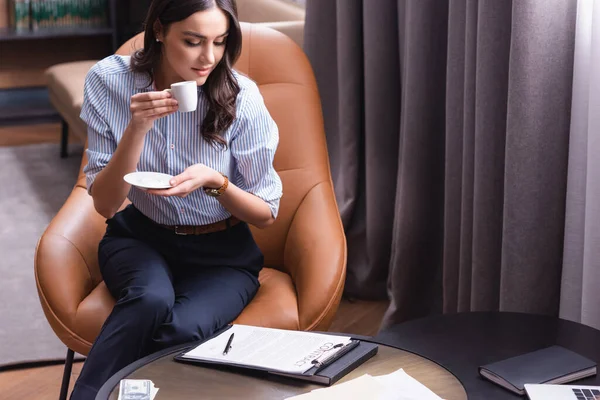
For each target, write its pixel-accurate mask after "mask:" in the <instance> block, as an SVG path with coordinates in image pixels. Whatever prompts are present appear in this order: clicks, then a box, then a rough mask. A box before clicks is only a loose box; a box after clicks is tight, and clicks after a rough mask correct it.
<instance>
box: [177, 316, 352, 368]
mask: <svg viewBox="0 0 600 400" xmlns="http://www.w3.org/2000/svg"><path fill="white" fill-rule="evenodd" d="M353 344H355V343H353V341H352V340H351V338H350V337H349V336H338V335H328V334H321V333H313V332H303V331H291V330H283V329H272V328H262V327H256V326H248V325H237V324H235V325H231V327H230V328H229V329H226V330H224V331H223V332H221V333H220V334H218V335H217V336H215V337H213V338H212V339H209V340H207V341H205V342H204V343H202V344H200V345H198V346H197V347H195V348H193V349H191V350H189V351H187V352H185V353H183V354H181V355H180V356H179V357H178V358H179V359H183V360H199V361H205V362H211V363H217V364H224V365H233V366H241V367H249V368H256V369H262V370H267V371H272V372H282V373H289V374H304V373H305V372H307V371H308V370H310V369H311V368H312V369H313V371H314V372H315V373H316V372H317V370H318V369H319V367H320V366H321V365H323V366H324V365H326V364H327V361H328V360H332V359H335V358H336V355H338V356H339V354H338V353H340V354H341V353H343V352H345V351H348V349H349V348H350V347H351V346H352V345H353ZM356 344H357V343H356Z"/></svg>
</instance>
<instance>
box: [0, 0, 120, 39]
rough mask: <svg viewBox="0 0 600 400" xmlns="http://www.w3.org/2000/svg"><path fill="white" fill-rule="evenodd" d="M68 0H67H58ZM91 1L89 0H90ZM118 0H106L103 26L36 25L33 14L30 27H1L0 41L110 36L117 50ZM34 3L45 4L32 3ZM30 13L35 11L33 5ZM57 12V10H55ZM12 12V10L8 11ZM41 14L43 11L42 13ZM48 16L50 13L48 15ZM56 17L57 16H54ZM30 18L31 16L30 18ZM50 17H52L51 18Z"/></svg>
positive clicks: (7, 3) (7, 4) (9, 2)
mask: <svg viewBox="0 0 600 400" xmlns="http://www.w3.org/2000/svg"><path fill="white" fill-rule="evenodd" d="M56 1H66V0H56ZM88 1H89V0H88ZM116 2H117V0H106V7H107V10H105V12H106V21H105V23H104V24H102V25H101V26H86V25H83V24H82V25H74V24H73V25H66V26H51V27H35V28H34V25H35V18H34V17H33V16H32V17H31V19H32V21H30V22H28V24H29V25H31V27H30V28H29V29H15V28H14V27H6V26H4V27H0V42H3V41H14V40H36V39H37V40H39V39H53V38H60V37H82V36H110V37H111V47H112V50H113V51H115V50H117V46H118V32H117V22H116V21H117V4H116ZM32 4H44V3H43V2H42V3H32ZM6 6H8V7H10V6H11V0H9V1H8V2H6ZM31 7H32V8H31V10H30V13H34V11H33V5H32V6H31ZM54 12H56V10H54ZM8 13H10V11H8ZM40 14H41V13H40ZM46 17H48V15H46ZM52 18H55V17H52ZM9 19H10V16H9ZM28 19H29V18H28ZM49 19H50V18H49Z"/></svg>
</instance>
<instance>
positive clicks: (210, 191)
mask: <svg viewBox="0 0 600 400" xmlns="http://www.w3.org/2000/svg"><path fill="white" fill-rule="evenodd" d="M221 175H223V174H221ZM223 178H225V182H223V185H221V187H220V188H217V189H214V188H207V187H205V188H204V193H206V194H207V195H209V196H211V197H219V196H221V195H222V194H223V193H225V190H226V189H227V186H229V178H227V176H226V175H223Z"/></svg>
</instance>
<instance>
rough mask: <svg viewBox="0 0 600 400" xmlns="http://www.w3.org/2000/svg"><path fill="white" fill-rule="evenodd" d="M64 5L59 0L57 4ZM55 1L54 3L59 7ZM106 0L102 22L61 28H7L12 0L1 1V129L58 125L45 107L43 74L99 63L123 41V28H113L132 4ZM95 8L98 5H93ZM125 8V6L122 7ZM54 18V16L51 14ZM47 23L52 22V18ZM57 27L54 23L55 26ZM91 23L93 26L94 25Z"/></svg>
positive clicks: (56, 116) (55, 118) (46, 100)
mask: <svg viewBox="0 0 600 400" xmlns="http://www.w3.org/2000/svg"><path fill="white" fill-rule="evenodd" d="M60 1H62V2H63V3H64V1H63V0H60ZM60 1H59V3H60ZM119 3H120V4H119V10H117V0H106V9H105V21H104V22H105V23H104V24H102V25H101V26H100V24H98V23H95V24H93V23H85V24H84V23H82V24H79V25H71V26H69V25H66V26H51V25H53V24H51V23H48V24H46V25H48V26H39V27H35V29H33V28H34V26H33V25H34V24H33V23H32V22H29V24H30V27H31V28H32V29H27V28H21V29H15V28H11V27H10V21H11V15H10V8H9V5H10V4H11V0H0V53H2V54H3V55H2V56H1V57H0V59H1V60H0V104H1V105H3V107H2V110H0V125H14V124H20V123H23V122H24V121H27V122H28V123H34V122H48V121H60V118H59V116H58V114H57V112H56V111H55V110H54V108H53V107H52V105H51V104H50V100H49V98H48V92H47V89H46V87H45V80H44V76H43V73H44V70H45V69H46V68H48V67H49V66H51V65H54V64H57V63H61V62H69V61H77V60H85V59H101V58H103V57H106V56H108V55H110V54H112V53H113V52H114V51H115V50H116V49H117V48H118V46H119V45H120V42H121V41H124V40H126V37H123V36H122V34H123V32H121V31H124V30H126V29H124V28H125V27H124V26H122V25H121V26H118V24H117V13H118V12H121V13H122V12H123V11H125V14H127V11H126V10H124V8H125V7H128V6H125V4H127V3H135V2H134V1H132V0H129V1H123V0H119ZM95 4H98V2H96V3H95ZM124 6H125V7H124ZM55 15H56V14H55ZM51 19H52V18H51ZM55 25H58V24H55ZM93 25H96V26H93Z"/></svg>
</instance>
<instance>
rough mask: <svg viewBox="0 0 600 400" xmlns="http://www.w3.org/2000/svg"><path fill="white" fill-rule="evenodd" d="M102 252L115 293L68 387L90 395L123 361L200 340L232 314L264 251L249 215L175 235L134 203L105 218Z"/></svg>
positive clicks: (249, 294) (249, 292)
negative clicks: (76, 376)
mask: <svg viewBox="0 0 600 400" xmlns="http://www.w3.org/2000/svg"><path fill="white" fill-rule="evenodd" d="M107 225H108V226H107V230H106V234H105V236H104V238H103V239H102V241H101V242H100V246H99V250H98V258H99V263H100V270H101V272H102V277H103V278H104V282H105V283H106V286H107V287H108V290H109V291H110V292H111V294H112V295H113V297H114V298H115V299H116V300H117V302H116V304H115V306H114V308H113V310H112V312H111V314H110V316H109V317H108V319H107V320H106V322H105V323H104V326H103V327H102V330H101V331H100V335H99V336H98V338H97V339H96V341H95V342H94V344H93V346H92V349H91V350H90V353H89V355H88V357H87V360H86V361H85V364H84V366H83V369H82V371H81V374H80V376H79V379H78V380H77V382H76V384H75V388H74V390H73V393H72V395H71V399H72V400H79V399H85V400H89V399H93V398H95V396H96V393H97V392H98V390H99V389H100V387H102V385H103V384H104V382H106V381H107V380H108V379H109V378H110V377H111V376H112V375H113V374H115V373H116V372H117V371H119V370H120V369H121V368H123V367H125V366H127V365H128V364H130V363H132V362H134V361H135V360H137V359H139V358H142V357H144V356H146V355H148V354H150V353H153V352H155V351H158V350H160V349H163V348H166V347H170V346H174V345H176V344H181V343H186V342H191V341H196V340H201V339H203V338H205V337H207V336H210V335H211V334H212V333H214V332H215V331H216V330H218V329H220V328H222V327H223V326H225V325H226V324H228V323H230V322H231V321H233V320H234V319H235V318H236V317H237V316H238V315H239V314H240V313H241V311H242V310H243V308H244V307H245V306H246V305H247V304H248V303H249V302H250V300H252V298H253V297H254V295H255V294H256V291H257V290H258V287H259V283H258V273H259V271H260V269H261V268H262V265H263V255H262V253H261V252H260V250H259V248H258V246H257V245H256V243H255V242H254V239H253V238H252V235H251V233H250V229H249V228H248V225H247V224H246V223H243V222H241V223H238V224H237V225H235V226H233V227H230V228H228V229H227V230H224V231H219V232H213V233H207V234H204V235H188V236H181V235H176V234H175V233H174V232H172V231H170V230H167V229H164V228H162V227H159V226H158V225H156V224H155V223H154V222H152V221H151V220H149V219H148V218H147V217H146V216H144V215H143V214H142V213H141V212H140V211H138V210H137V209H135V208H134V207H133V206H129V207H127V208H126V209H124V210H123V211H121V212H119V213H117V214H116V215H115V216H114V217H113V218H111V219H109V220H108V221H107Z"/></svg>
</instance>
